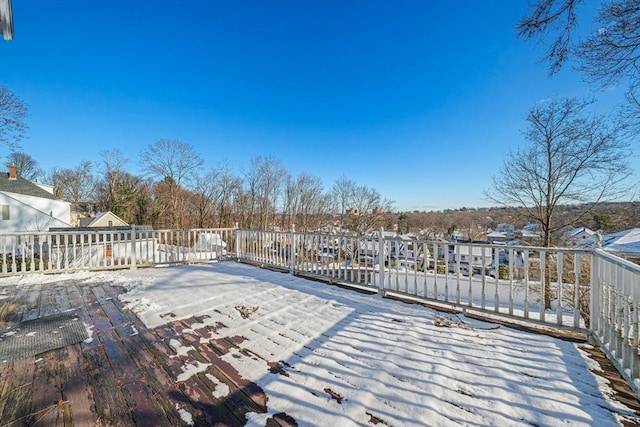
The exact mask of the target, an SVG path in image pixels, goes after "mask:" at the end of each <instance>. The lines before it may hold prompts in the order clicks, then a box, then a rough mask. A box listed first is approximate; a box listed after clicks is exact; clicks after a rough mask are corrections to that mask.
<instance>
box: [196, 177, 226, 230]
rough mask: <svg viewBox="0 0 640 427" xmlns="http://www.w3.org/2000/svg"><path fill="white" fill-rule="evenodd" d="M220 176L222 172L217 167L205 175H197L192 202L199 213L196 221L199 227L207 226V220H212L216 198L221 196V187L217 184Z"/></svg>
mask: <svg viewBox="0 0 640 427" xmlns="http://www.w3.org/2000/svg"><path fill="white" fill-rule="evenodd" d="M219 176H220V172H219V171H218V170H215V169H210V170H209V171H208V172H207V173H206V174H204V175H197V176H196V179H195V183H194V186H193V193H194V194H193V197H191V203H192V205H193V208H194V209H193V210H194V211H195V212H196V213H197V219H196V221H197V227H199V228H204V227H206V226H207V222H209V221H211V220H212V214H213V209H214V206H215V204H216V200H217V199H219V197H220V188H219V187H218V186H217V183H218V181H219V179H220V177H219Z"/></svg>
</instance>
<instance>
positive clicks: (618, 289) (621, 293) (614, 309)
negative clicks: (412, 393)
mask: <svg viewBox="0 0 640 427" xmlns="http://www.w3.org/2000/svg"><path fill="white" fill-rule="evenodd" d="M593 258H594V262H593V264H592V273H591V301H590V305H591V324H590V331H591V334H592V337H593V338H594V339H595V341H596V342H597V344H599V345H600V346H601V347H602V349H603V350H604V352H605V353H606V354H607V356H609V358H610V359H611V360H612V361H613V362H614V364H615V365H616V368H617V369H618V370H619V371H620V373H622V375H623V376H624V377H625V379H626V380H627V381H628V382H629V383H630V384H631V386H632V387H633V388H634V390H635V391H636V393H639V394H640V358H639V355H638V351H639V348H640V347H639V345H638V340H639V335H638V334H639V332H638V317H639V310H640V304H639V302H640V301H639V300H640V268H639V266H638V265H636V264H633V263H630V262H628V261H626V260H623V259H620V258H618V257H615V256H613V255H611V254H608V253H606V252H604V251H603V250H601V249H597V250H595V252H594V257H593Z"/></svg>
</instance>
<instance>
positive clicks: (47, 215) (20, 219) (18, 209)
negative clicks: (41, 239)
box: [0, 192, 71, 233]
mask: <svg viewBox="0 0 640 427" xmlns="http://www.w3.org/2000/svg"><path fill="white" fill-rule="evenodd" d="M0 205H9V218H10V219H9V220H1V219H0V232H3V233H10V232H22V231H46V230H48V229H49V227H68V226H70V221H71V208H70V204H69V203H67V202H64V201H62V200H54V199H44V198H41V197H34V196H27V195H23V194H16V193H10V192H0Z"/></svg>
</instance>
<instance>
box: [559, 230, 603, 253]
mask: <svg viewBox="0 0 640 427" xmlns="http://www.w3.org/2000/svg"><path fill="white" fill-rule="evenodd" d="M600 240H601V236H600V234H599V233H598V232H597V231H593V230H591V229H589V228H587V227H576V228H573V229H571V230H567V231H566V233H565V242H566V244H567V245H568V246H578V247H582V248H585V247H587V248H590V247H594V246H596V245H597V244H598V242H599V241H600Z"/></svg>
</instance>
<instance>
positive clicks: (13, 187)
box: [0, 172, 58, 200]
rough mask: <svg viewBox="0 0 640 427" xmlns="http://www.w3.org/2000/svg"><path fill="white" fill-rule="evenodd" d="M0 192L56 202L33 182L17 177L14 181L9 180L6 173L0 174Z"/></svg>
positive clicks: (51, 195) (54, 198)
mask: <svg viewBox="0 0 640 427" xmlns="http://www.w3.org/2000/svg"><path fill="white" fill-rule="evenodd" d="M0 191H6V192H7V193H15V194H23V195H25V196H33V197H41V198H43V199H52V200H58V199H57V198H56V197H54V196H53V194H51V193H49V192H48V191H46V190H43V189H42V188H40V187H38V186H37V185H36V184H34V183H33V182H31V181H29V180H27V179H24V178H22V177H20V176H19V177H17V178H16V179H9V173H8V172H1V173H0Z"/></svg>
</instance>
